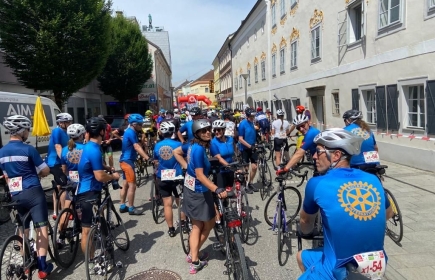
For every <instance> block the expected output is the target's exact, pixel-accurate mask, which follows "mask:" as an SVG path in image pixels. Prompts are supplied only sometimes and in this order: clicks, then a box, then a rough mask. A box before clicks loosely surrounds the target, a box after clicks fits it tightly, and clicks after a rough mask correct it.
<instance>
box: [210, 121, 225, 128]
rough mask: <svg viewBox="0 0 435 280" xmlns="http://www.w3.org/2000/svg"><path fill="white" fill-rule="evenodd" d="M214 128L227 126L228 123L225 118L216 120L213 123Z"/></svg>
mask: <svg viewBox="0 0 435 280" xmlns="http://www.w3.org/2000/svg"><path fill="white" fill-rule="evenodd" d="M212 127H213V128H226V127H227V125H226V124H225V122H224V121H223V120H215V121H214V122H213V124H212Z"/></svg>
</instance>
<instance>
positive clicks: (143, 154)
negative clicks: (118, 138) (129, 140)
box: [133, 143, 150, 160]
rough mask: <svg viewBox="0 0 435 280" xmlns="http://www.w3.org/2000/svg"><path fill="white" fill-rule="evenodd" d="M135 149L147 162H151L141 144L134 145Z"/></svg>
mask: <svg viewBox="0 0 435 280" xmlns="http://www.w3.org/2000/svg"><path fill="white" fill-rule="evenodd" d="M133 147H134V149H135V150H136V152H137V153H138V154H139V155H140V156H141V157H143V158H144V159H145V160H149V159H150V157H149V156H148V155H147V154H146V153H145V151H144V150H143V149H142V147H141V145H140V144H139V143H134V144H133Z"/></svg>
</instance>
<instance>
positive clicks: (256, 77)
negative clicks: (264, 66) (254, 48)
mask: <svg viewBox="0 0 435 280" xmlns="http://www.w3.org/2000/svg"><path fill="white" fill-rule="evenodd" d="M254 79H255V83H258V65H257V64H255V65H254Z"/></svg>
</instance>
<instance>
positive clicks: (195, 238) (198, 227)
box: [189, 220, 204, 262]
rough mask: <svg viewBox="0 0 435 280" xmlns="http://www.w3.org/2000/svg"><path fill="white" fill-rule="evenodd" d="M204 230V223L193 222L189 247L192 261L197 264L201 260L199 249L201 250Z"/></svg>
mask: <svg viewBox="0 0 435 280" xmlns="http://www.w3.org/2000/svg"><path fill="white" fill-rule="evenodd" d="M203 228H204V222H201V221H197V220H192V231H191V232H190V239H189V246H190V255H191V257H192V261H193V262H196V261H198V260H199V248H200V245H199V244H200V238H201V232H202V230H203Z"/></svg>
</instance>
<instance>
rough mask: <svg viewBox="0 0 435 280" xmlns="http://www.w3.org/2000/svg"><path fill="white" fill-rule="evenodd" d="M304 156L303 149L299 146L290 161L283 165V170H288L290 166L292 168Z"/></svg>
mask: <svg viewBox="0 0 435 280" xmlns="http://www.w3.org/2000/svg"><path fill="white" fill-rule="evenodd" d="M304 156H305V150H304V149H302V148H299V149H297V150H296V152H295V153H294V155H293V156H292V158H291V159H290V161H289V162H288V163H287V165H286V166H285V168H284V170H285V171H288V170H289V169H290V168H293V167H294V166H295V165H296V164H297V163H298V162H300V161H301V159H303V158H304Z"/></svg>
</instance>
